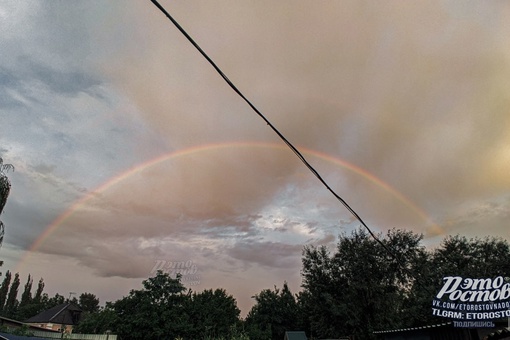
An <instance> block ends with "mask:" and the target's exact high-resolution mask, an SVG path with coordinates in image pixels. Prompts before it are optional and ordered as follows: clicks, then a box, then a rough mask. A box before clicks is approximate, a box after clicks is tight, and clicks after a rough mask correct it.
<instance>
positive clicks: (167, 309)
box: [112, 271, 192, 340]
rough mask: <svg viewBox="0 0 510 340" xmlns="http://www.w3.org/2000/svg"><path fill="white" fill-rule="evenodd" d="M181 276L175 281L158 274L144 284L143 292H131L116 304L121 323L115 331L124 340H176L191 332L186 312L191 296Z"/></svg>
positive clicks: (163, 274)
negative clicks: (187, 292)
mask: <svg viewBox="0 0 510 340" xmlns="http://www.w3.org/2000/svg"><path fill="white" fill-rule="evenodd" d="M180 280H181V277H180V275H178V276H177V278H176V279H172V278H171V277H170V275H169V274H168V273H163V272H162V271H158V272H157V273H156V276H155V277H151V278H149V279H147V280H144V281H143V289H141V290H131V291H130V292H129V295H128V296H126V297H124V298H122V299H120V300H117V301H116V302H115V303H113V305H112V306H113V309H114V310H115V313H116V314H117V317H118V318H119V319H120V320H122V322H120V323H119V324H117V326H116V328H115V332H116V333H117V334H118V335H119V336H120V337H121V338H122V339H126V340H129V339H153V340H157V339H174V338H177V337H179V336H185V335H186V334H188V332H190V330H191V324H192V323H191V321H190V320H189V316H188V315H187V314H186V313H185V306H186V305H187V304H188V303H189V299H190V297H189V295H188V294H185V293H184V292H185V290H186V288H185V287H184V286H183V284H182V283H181V281H180Z"/></svg>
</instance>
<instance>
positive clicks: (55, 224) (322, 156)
mask: <svg viewBox="0 0 510 340" xmlns="http://www.w3.org/2000/svg"><path fill="white" fill-rule="evenodd" d="M229 148H246V149H249V148H264V149H273V150H278V151H285V150H287V151H289V152H290V150H289V149H288V148H287V147H286V146H284V145H281V144H276V143H262V142H225V143H216V144H206V145H199V146H194V147H190V148H186V149H182V150H178V151H173V152H170V153H166V154H163V155H161V156H158V157H156V158H154V159H151V160H149V161H146V162H144V163H141V164H138V165H136V166H133V167H131V168H129V169H128V170H126V171H124V172H122V173H120V174H118V175H117V176H115V177H113V178H111V179H109V180H107V181H106V182H104V183H102V184H101V185H99V186H98V187H96V188H95V189H93V190H91V191H89V192H88V193H87V194H85V195H84V196H83V197H82V198H80V199H78V200H77V201H75V202H74V203H73V204H72V205H71V206H70V207H69V208H68V209H67V210H66V211H65V212H64V213H62V214H61V215H60V216H58V217H57V218H56V219H55V220H54V221H53V222H52V223H51V224H50V225H49V226H48V227H46V229H45V230H44V231H43V232H42V233H41V235H40V236H39V237H38V238H37V239H36V240H35V241H34V242H33V243H32V245H31V246H30V247H29V249H28V250H27V251H26V252H25V254H24V256H23V257H22V259H21V260H20V261H19V264H18V266H17V267H18V268H20V267H21V266H22V265H23V263H25V261H26V260H27V258H28V257H29V256H30V254H31V253H34V252H37V250H38V249H39V247H40V246H41V245H42V244H43V243H44V242H45V241H46V239H48V238H49V237H50V235H52V234H53V233H55V231H56V230H57V229H58V228H59V227H61V226H62V225H63V223H64V222H65V221H66V220H67V219H68V218H69V217H70V216H72V215H73V213H74V212H75V211H76V210H77V209H78V208H79V207H81V206H83V205H84V204H85V203H87V202H88V201H89V200H90V199H92V198H93V197H95V196H96V195H97V194H98V193H101V192H104V191H106V190H108V189H109V188H111V187H113V186H115V185H117V184H119V183H121V182H122V181H124V180H125V179H127V178H129V177H130V176H132V175H134V174H136V173H139V172H141V171H144V170H146V169H148V168H150V167H153V166H155V165H158V164H160V163H162V162H166V161H169V160H172V159H176V158H179V157H182V156H186V155H191V154H196V153H203V152H208V151H212V150H221V149H229ZM298 149H299V150H300V151H301V153H302V154H303V155H304V156H305V157H306V156H313V157H317V158H319V159H322V160H325V161H327V162H330V163H333V164H335V165H338V166H341V167H343V168H345V169H347V170H349V171H352V172H354V173H356V174H358V175H360V176H362V177H363V178H365V179H366V180H368V181H369V182H372V183H373V184H375V185H377V186H378V187H380V188H382V189H384V190H385V191H387V192H388V193H390V194H391V195H393V196H394V197H395V198H396V199H398V200H399V201H400V202H402V203H403V204H404V205H405V206H406V207H408V208H409V209H411V210H412V211H413V212H414V213H416V214H417V215H418V216H419V217H420V218H421V219H423V220H424V221H426V222H427V223H428V224H429V225H434V224H433V223H432V221H431V220H430V218H429V217H428V215H427V214H426V213H425V212H424V211H423V210H422V209H421V208H420V207H418V206H417V205H416V204H415V203H414V202H413V201H411V200H410V199H409V198H407V197H406V196H404V195H403V194H402V193H401V192H399V191H398V190H396V189H394V188H393V187H391V186H390V185H389V184H387V183H386V182H384V181H382V180H381V179H379V178H378V177H376V176H374V175H373V174H371V173H370V172H368V171H367V170H365V169H363V168H360V167H358V166H356V165H354V164H352V163H349V162H347V161H345V160H342V159H340V158H336V157H333V156H331V155H329V154H326V153H322V152H319V151H315V150H312V149H308V148H304V147H299V148H298Z"/></svg>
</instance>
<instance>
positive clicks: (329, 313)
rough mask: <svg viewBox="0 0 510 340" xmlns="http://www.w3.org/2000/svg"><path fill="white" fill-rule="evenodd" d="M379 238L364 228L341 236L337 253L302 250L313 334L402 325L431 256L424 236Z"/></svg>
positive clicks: (369, 333) (369, 332)
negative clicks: (419, 276) (411, 292)
mask: <svg viewBox="0 0 510 340" xmlns="http://www.w3.org/2000/svg"><path fill="white" fill-rule="evenodd" d="M378 238H379V239H380V242H378V241H376V240H375V239H373V238H372V237H371V236H370V235H369V234H368V233H367V232H365V231H364V230H362V229H360V230H356V231H354V232H353V233H352V234H351V235H350V236H347V235H342V236H341V237H340V239H339V242H338V245H337V249H336V253H335V254H333V255H330V254H329V251H328V250H327V249H326V248H325V247H305V249H304V252H303V285H302V286H303V288H304V291H303V294H302V295H301V298H303V304H304V307H303V308H305V309H307V310H308V311H309V314H308V315H309V320H308V323H309V327H310V331H311V332H312V333H313V335H314V336H319V337H338V336H343V335H348V334H351V335H355V336H357V337H360V338H365V339H369V338H371V337H373V331H375V330H380V329H388V328H396V327H399V326H400V325H401V320H402V314H403V313H402V309H403V306H404V305H405V302H406V299H407V297H408V295H409V290H410V288H411V287H412V285H413V283H414V281H415V280H414V277H415V276H416V273H417V272H418V271H419V270H420V268H419V265H421V264H422V263H423V259H425V258H426V256H427V255H426V251H425V248H424V247H423V246H421V245H420V241H421V239H422V236H421V235H416V234H413V233H412V232H408V231H401V230H390V231H389V232H388V233H387V235H385V236H384V237H383V236H382V235H379V236H378Z"/></svg>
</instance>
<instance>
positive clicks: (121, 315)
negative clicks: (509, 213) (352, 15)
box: [0, 229, 510, 340]
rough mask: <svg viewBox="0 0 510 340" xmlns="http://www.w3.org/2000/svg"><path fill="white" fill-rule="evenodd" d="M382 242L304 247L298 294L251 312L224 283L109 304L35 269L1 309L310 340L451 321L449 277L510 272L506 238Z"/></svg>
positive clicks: (0, 288)
mask: <svg viewBox="0 0 510 340" xmlns="http://www.w3.org/2000/svg"><path fill="white" fill-rule="evenodd" d="M379 240H380V242H377V241H375V240H374V239H373V238H372V237H371V236H370V235H369V234H367V233H366V232H365V231H364V230H363V229H358V230H355V231H353V232H352V233H351V234H343V235H340V236H339V240H338V243H337V245H336V248H335V249H334V250H329V249H328V248H327V247H325V246H317V247H315V246H305V247H304V249H303V255H302V269H301V274H302V284H301V288H302V289H301V291H300V292H298V293H297V294H294V293H292V292H291V291H290V289H289V287H288V285H287V283H286V282H283V285H282V287H281V288H279V287H276V286H275V287H274V288H273V289H263V290H262V291H260V292H259V293H257V294H255V295H254V298H255V304H254V306H253V307H252V308H251V310H250V311H249V312H248V314H247V316H246V317H245V318H241V317H240V310H239V308H238V307H237V302H236V300H235V298H234V297H233V296H232V295H230V294H228V293H227V291H226V290H225V289H221V288H218V289H214V290H213V289H206V290H203V291H202V292H194V291H192V290H191V289H187V288H186V287H185V286H184V284H183V283H182V282H181V276H180V275H177V277H172V276H171V275H170V274H168V273H165V272H162V271H158V272H157V273H156V275H155V276H154V277H150V278H148V279H146V280H144V281H143V288H142V289H140V290H131V291H130V292H129V294H128V295H127V296H124V297H123V298H121V299H119V300H117V301H114V302H106V304H105V305H104V306H100V304H99V299H98V298H97V297H96V296H95V295H94V294H92V293H82V294H80V295H79V296H78V297H72V298H71V296H69V298H67V299H66V298H65V297H64V296H63V295H60V294H58V293H57V294H55V296H53V297H50V296H48V294H46V293H44V280H43V279H42V278H41V279H40V280H39V281H38V283H37V286H36V287H35V291H34V293H32V291H33V290H34V287H33V278H32V276H31V275H28V278H27V280H26V282H25V283H24V285H23V286H21V282H20V276H19V274H18V273H16V274H14V275H12V273H11V272H10V271H7V272H6V273H5V276H4V279H3V281H2V283H1V285H0V315H2V316H4V317H8V318H11V319H15V320H20V321H24V320H26V319H28V318H30V317H32V316H35V315H36V314H38V313H39V312H41V311H43V310H47V309H49V308H51V307H54V306H56V305H59V304H62V303H64V302H71V303H74V304H75V305H77V306H79V307H80V308H81V309H82V310H83V312H82V317H81V320H80V322H79V324H78V325H77V327H76V328H75V330H74V332H78V333H96V334H104V333H105V332H107V331H110V332H112V333H114V334H117V335H118V336H119V339H122V340H129V339H233V340H234V339H235V340H266V339H275V340H276V339H278V340H281V339H283V337H284V334H285V331H295V330H303V331H305V332H306V333H307V335H308V337H309V338H311V339H317V338H338V337H340V336H347V335H348V336H355V337H356V338H357V339H370V338H373V332H374V331H377V330H389V329H399V328H408V327H415V326H424V325H430V324H437V323H441V322H444V319H439V318H437V317H434V316H433V315H432V313H431V307H432V305H431V304H432V300H433V298H434V296H435V295H436V294H437V292H438V290H439V288H440V287H441V286H442V283H443V278H444V277H446V276H452V275H454V276H461V277H470V278H494V277H497V276H502V277H504V278H506V280H508V278H509V277H510V262H509V261H508V258H510V246H509V243H508V242H507V241H506V240H504V239H500V238H494V237H486V238H483V239H480V238H472V239H468V238H466V237H462V236H448V237H446V238H445V239H443V241H442V242H441V243H440V245H439V246H437V247H436V248H434V249H428V248H426V247H425V246H423V245H422V240H423V237H422V235H419V234H416V233H413V232H411V231H405V230H390V231H388V232H387V234H385V235H379ZM388 249H389V250H391V252H388ZM19 293H21V298H20V299H18V295H19Z"/></svg>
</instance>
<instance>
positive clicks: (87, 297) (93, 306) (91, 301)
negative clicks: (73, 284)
mask: <svg viewBox="0 0 510 340" xmlns="http://www.w3.org/2000/svg"><path fill="white" fill-rule="evenodd" d="M78 306H79V307H80V308H81V309H82V311H83V312H85V313H95V312H97V311H99V299H98V298H97V297H96V296H95V295H94V294H92V293H82V294H80V297H79V300H78Z"/></svg>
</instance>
